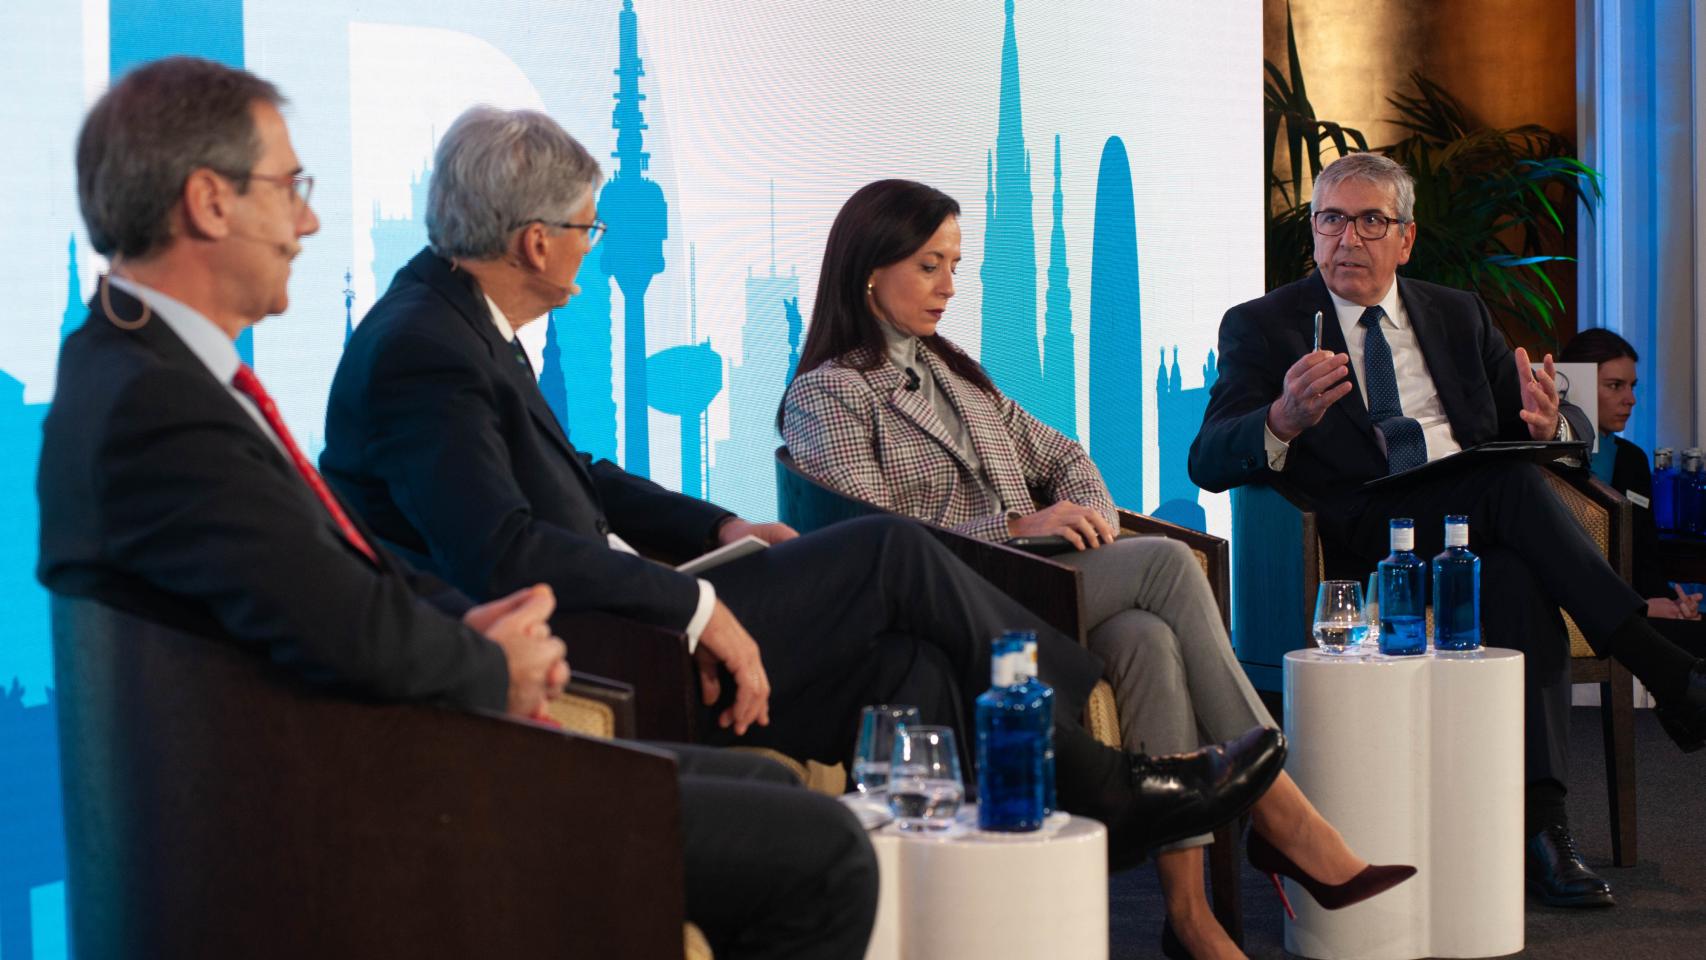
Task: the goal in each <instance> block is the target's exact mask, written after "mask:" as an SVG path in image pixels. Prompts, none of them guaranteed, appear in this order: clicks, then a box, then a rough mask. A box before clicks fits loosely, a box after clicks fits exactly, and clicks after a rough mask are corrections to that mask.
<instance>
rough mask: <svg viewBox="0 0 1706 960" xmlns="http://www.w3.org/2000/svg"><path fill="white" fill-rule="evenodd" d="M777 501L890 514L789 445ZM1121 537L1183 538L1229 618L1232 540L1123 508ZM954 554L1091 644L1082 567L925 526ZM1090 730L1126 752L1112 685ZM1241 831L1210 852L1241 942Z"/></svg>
mask: <svg viewBox="0 0 1706 960" xmlns="http://www.w3.org/2000/svg"><path fill="white" fill-rule="evenodd" d="M776 491H777V504H778V507H779V512H780V514H781V518H782V522H784V523H786V524H788V525H789V526H791V527H793V528H795V529H796V530H799V531H800V532H801V533H807V532H810V531H812V530H817V529H821V528H823V527H826V526H829V525H830V524H832V523H839V522H840V521H843V520H851V519H854V518H856V517H862V516H869V515H872V514H881V513H886V512H887V511H885V510H884V509H883V508H881V507H879V506H877V505H876V504H873V503H868V502H866V501H864V500H860V499H858V498H856V497H851V496H848V495H847V494H844V493H842V492H841V491H839V490H836V489H834V488H833V487H830V486H828V485H826V484H824V483H823V482H822V481H820V480H818V479H817V478H816V477H813V476H810V475H809V474H807V473H806V472H805V471H803V470H801V469H800V467H799V464H797V463H795V462H794V458H793V456H792V455H790V454H789V453H788V448H787V447H785V446H784V447H777V448H776ZM1119 515H1120V529H1121V532H1122V533H1130V534H1138V535H1151V536H1165V537H1171V538H1173V539H1175V540H1180V541H1183V542H1184V543H1185V544H1186V545H1187V546H1189V547H1190V548H1191V552H1192V553H1193V554H1195V555H1196V558H1197V562H1198V563H1200V564H1201V565H1202V568H1203V572H1204V573H1205V574H1207V575H1208V582H1209V584H1210V586H1211V587H1212V588H1213V589H1214V595H1215V598H1216V599H1217V600H1218V601H1219V603H1220V613H1221V618H1222V620H1223V621H1225V620H1226V619H1227V617H1228V616H1229V615H1230V609H1231V607H1230V603H1229V597H1228V593H1229V590H1228V583H1229V578H1230V569H1231V567H1230V563H1229V562H1228V551H1227V543H1226V541H1225V540H1222V539H1220V538H1219V537H1215V536H1210V535H1209V534H1206V533H1201V532H1198V531H1196V530H1191V529H1189V528H1188V527H1181V526H1177V525H1176V524H1171V523H1168V522H1166V521H1164V520H1157V519H1155V518H1154V517H1149V516H1145V515H1143V514H1138V513H1131V512H1129V511H1126V510H1121V511H1119ZM918 522H919V524H920V525H921V526H923V527H924V528H925V529H927V530H929V531H930V532H931V533H932V534H934V535H935V537H936V538H937V539H938V540H939V541H940V542H941V543H942V545H943V546H945V547H947V548H948V550H949V551H951V552H952V553H953V554H954V555H955V556H957V557H959V558H960V559H961V560H962V561H964V562H965V564H966V565H967V566H969V567H971V568H972V569H973V570H975V571H977V572H978V573H979V574H980V575H981V576H983V578H984V579H986V580H988V581H989V582H991V583H993V584H995V585H996V586H997V587H999V588H1000V589H1001V590H1002V592H1004V593H1006V594H1007V595H1008V596H1010V597H1012V598H1013V599H1014V600H1017V601H1018V602H1019V603H1021V604H1023V605H1024V607H1025V608H1026V609H1028V610H1030V611H1031V612H1032V613H1034V614H1036V615H1037V616H1038V617H1040V618H1041V619H1042V620H1043V621H1044V622H1046V623H1048V624H1049V625H1050V626H1053V627H1054V628H1055V629H1057V630H1059V631H1060V632H1062V633H1064V634H1066V635H1067V636H1069V637H1074V638H1076V639H1077V640H1078V642H1079V643H1080V644H1083V643H1084V642H1085V635H1086V633H1087V632H1088V630H1089V624H1087V623H1086V622H1085V616H1084V589H1083V584H1082V582H1081V577H1082V574H1081V573H1080V571H1079V570H1078V569H1077V568H1076V567H1069V566H1067V565H1066V564H1063V563H1059V562H1056V561H1054V560H1051V559H1049V558H1047V557H1040V556H1037V555H1036V554H1032V553H1027V552H1025V551H1023V550H1019V549H1016V548H1014V547H1009V546H1007V545H1005V544H1001V543H992V542H990V541H988V540H980V539H978V538H976V537H970V536H966V535H965V534H961V533H955V532H954V531H952V530H949V529H947V528H946V527H942V526H938V525H936V524H933V523H926V522H923V521H918ZM1085 726H1086V728H1088V729H1089V731H1090V733H1091V735H1092V736H1094V737H1096V739H1098V740H1100V741H1101V742H1102V743H1104V744H1106V745H1108V746H1111V747H1120V746H1121V743H1120V724H1119V714H1118V708H1117V706H1116V704H1115V702H1114V696H1113V690H1112V688H1111V687H1109V686H1108V683H1107V682H1106V681H1103V682H1101V683H1098V684H1097V685H1096V689H1095V690H1094V691H1093V692H1092V693H1091V695H1090V702H1089V703H1088V704H1087V705H1086V707H1085ZM1238 833H1239V831H1238V830H1237V829H1235V828H1234V827H1233V826H1231V825H1228V826H1225V827H1222V828H1220V829H1219V830H1216V831H1215V834H1214V840H1215V842H1214V843H1213V844H1212V845H1211V846H1210V848H1209V878H1210V883H1211V885H1212V887H1213V892H1214V912H1215V916H1216V917H1217V918H1218V919H1219V920H1220V924H1221V926H1222V927H1223V928H1224V929H1225V930H1226V932H1227V934H1228V935H1230V936H1231V937H1232V939H1233V941H1234V942H1235V943H1242V942H1243V940H1244V927H1243V910H1242V906H1241V901H1240V896H1239V889H1238V860H1237V858H1238V848H1237V840H1238Z"/></svg>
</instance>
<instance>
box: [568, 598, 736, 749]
mask: <svg viewBox="0 0 1706 960" xmlns="http://www.w3.org/2000/svg"><path fill="white" fill-rule="evenodd" d="M565 620H566V622H565ZM558 623H559V627H560V629H559V634H560V635H561V636H562V638H563V643H564V645H566V646H567V647H568V651H569V652H568V659H569V670H570V671H571V674H572V675H575V676H579V675H581V674H593V675H596V676H598V677H607V678H610V679H612V680H616V681H619V682H621V683H624V684H628V685H629V686H630V687H631V688H632V689H633V691H634V696H633V699H632V706H633V718H634V723H633V733H632V735H633V736H634V737H637V738H639V739H642V740H669V741H675V742H679V743H693V742H695V741H697V740H698V738H699V733H700V724H701V723H702V720H703V713H704V710H703V708H702V707H701V706H700V705H699V678H698V674H697V672H696V671H695V670H694V668H693V658H691V657H689V656H688V655H687V635H686V634H684V633H682V632H681V631H679V630H666V629H664V628H662V627H654V626H652V625H650V624H645V623H640V622H638V621H636V620H628V619H626V618H623V617H618V616H614V615H612V614H608V613H600V612H595V611H586V612H581V613H574V614H570V615H568V616H567V617H566V618H562V619H559V621H558Z"/></svg>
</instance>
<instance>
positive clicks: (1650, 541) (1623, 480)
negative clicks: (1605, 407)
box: [1610, 436, 1676, 599]
mask: <svg viewBox="0 0 1706 960" xmlns="http://www.w3.org/2000/svg"><path fill="white" fill-rule="evenodd" d="M1610 440H1611V441H1612V442H1613V443H1615V444H1617V458H1616V459H1615V460H1613V461H1612V463H1611V487H1612V489H1614V490H1616V491H1617V492H1618V493H1621V494H1623V495H1624V496H1628V495H1629V494H1631V493H1633V494H1635V495H1636V496H1638V497H1640V498H1641V499H1642V500H1644V501H1646V505H1645V506H1642V505H1641V503H1640V502H1637V501H1636V500H1634V499H1633V498H1631V499H1630V501H1629V520H1630V523H1631V525H1632V528H1633V532H1634V534H1635V537H1634V540H1635V543H1634V562H1635V563H1634V566H1635V569H1634V571H1633V573H1634V576H1632V577H1631V578H1630V579H1631V580H1632V581H1633V583H1634V586H1635V591H1636V592H1637V593H1639V594H1640V595H1641V596H1643V597H1646V598H1648V599H1651V598H1653V597H1665V598H1673V597H1675V596H1676V592H1675V591H1673V590H1672V589H1671V588H1670V583H1669V582H1668V581H1667V580H1666V579H1665V575H1664V571H1663V569H1662V568H1661V567H1660V566H1659V526H1658V521H1657V520H1656V519H1654V517H1653V506H1652V503H1653V470H1652V467H1651V466H1650V465H1649V463H1648V461H1647V452H1646V451H1645V450H1642V449H1641V448H1640V447H1638V446H1636V445H1635V444H1633V443H1630V442H1629V441H1627V440H1625V439H1623V438H1622V437H1618V436H1612V437H1611V438H1610Z"/></svg>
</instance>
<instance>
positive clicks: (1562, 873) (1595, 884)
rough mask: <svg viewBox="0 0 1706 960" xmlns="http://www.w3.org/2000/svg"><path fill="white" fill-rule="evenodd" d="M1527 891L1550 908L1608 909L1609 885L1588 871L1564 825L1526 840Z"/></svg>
mask: <svg viewBox="0 0 1706 960" xmlns="http://www.w3.org/2000/svg"><path fill="white" fill-rule="evenodd" d="M1528 888H1529V889H1530V890H1533V891H1534V893H1535V895H1536V896H1538V897H1539V898H1540V900H1541V902H1543V903H1545V904H1546V905H1547V906H1549V907H1609V906H1612V905H1613V904H1615V903H1616V902H1617V901H1616V900H1614V899H1612V896H1611V884H1609V883H1606V882H1605V881H1604V880H1601V879H1600V877H1599V874H1597V873H1594V872H1593V871H1592V870H1589V869H1588V865H1587V864H1585V863H1583V862H1582V855H1581V854H1580V853H1578V852H1576V838H1575V837H1572V836H1570V828H1569V827H1566V826H1564V825H1563V824H1555V825H1553V826H1550V827H1547V828H1546V829H1544V830H1542V831H1540V832H1539V833H1537V834H1535V835H1534V836H1532V837H1529V838H1528Z"/></svg>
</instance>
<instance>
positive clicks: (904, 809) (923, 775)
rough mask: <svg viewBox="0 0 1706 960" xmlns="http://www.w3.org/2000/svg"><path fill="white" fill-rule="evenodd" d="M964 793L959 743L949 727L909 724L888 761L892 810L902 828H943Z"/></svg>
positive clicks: (899, 734)
mask: <svg viewBox="0 0 1706 960" xmlns="http://www.w3.org/2000/svg"><path fill="white" fill-rule="evenodd" d="M964 796H965V783H964V781H962V780H961V779H960V753H959V747H958V746H957V745H956V744H955V743H954V731H953V730H950V729H949V728H947V727H931V726H920V725H917V724H906V725H903V726H901V727H900V728H899V729H897V730H896V731H895V734H894V754H893V756H892V758H891V759H890V761H889V810H890V811H891V812H892V813H893V814H894V818H895V823H896V825H897V826H899V827H900V829H902V830H944V829H946V828H948V827H949V826H952V825H953V822H954V815H955V814H957V813H959V811H960V800H961V798H962V797H964Z"/></svg>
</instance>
